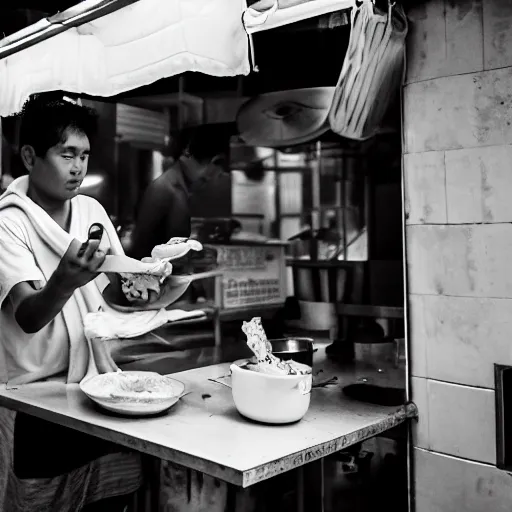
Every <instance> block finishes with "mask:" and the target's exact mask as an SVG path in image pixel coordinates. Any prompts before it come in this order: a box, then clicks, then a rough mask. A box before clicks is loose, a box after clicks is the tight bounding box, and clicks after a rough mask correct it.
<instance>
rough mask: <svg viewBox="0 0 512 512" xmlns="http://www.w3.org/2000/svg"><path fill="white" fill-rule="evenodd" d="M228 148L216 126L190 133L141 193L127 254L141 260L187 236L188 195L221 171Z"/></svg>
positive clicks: (188, 231)
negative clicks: (177, 154) (172, 240)
mask: <svg viewBox="0 0 512 512" xmlns="http://www.w3.org/2000/svg"><path fill="white" fill-rule="evenodd" d="M228 147H229V138H228V137H227V136H226V134H225V133H224V132H223V131H222V130H220V129H218V128H215V127H211V126H201V127H198V128H196V129H195V130H194V131H193V132H192V135H191V137H190V139H189V141H188V143H187V144H186V146H185V151H184V152H183V154H182V155H181V156H180V157H179V158H178V159H177V160H176V161H173V163H172V164H171V165H170V167H169V168H168V169H167V170H165V172H164V173H163V174H162V176H160V177H159V178H157V179H156V180H155V181H153V182H152V183H151V184H150V185H149V187H148V188H147V190H146V192H145V193H144V196H143V198H142V202H141V205H140V208H139V214H138V219H137V223H136V225H135V230H134V232H133V237H132V243H131V250H130V256H132V257H134V258H137V259H141V258H143V257H146V256H149V255H150V254H151V251H152V249H153V247H154V246H155V245H158V244H163V243H166V242H167V241H168V240H169V239H170V238H171V237H189V236H190V234H191V223H190V218H191V213H190V205H191V198H192V196H193V194H194V192H195V191H197V190H200V189H201V188H203V187H204V186H205V185H206V184H207V183H208V182H210V181H211V180H214V179H215V178H217V177H218V176H219V175H221V174H222V173H223V170H222V165H223V163H224V161H225V157H226V154H227V151H228ZM213 200H215V199H213Z"/></svg>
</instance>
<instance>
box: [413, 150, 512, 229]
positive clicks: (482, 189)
mask: <svg viewBox="0 0 512 512" xmlns="http://www.w3.org/2000/svg"><path fill="white" fill-rule="evenodd" d="M419 154H422V153H419ZM445 162H446V194H447V202H448V222H449V223H450V224H464V223H471V222H475V223H482V222H511V221H512V201H511V198H512V179H511V178H512V146H508V145H507V146H489V147H483V148H471V149H460V150H454V151H447V152H446V153H445Z"/></svg>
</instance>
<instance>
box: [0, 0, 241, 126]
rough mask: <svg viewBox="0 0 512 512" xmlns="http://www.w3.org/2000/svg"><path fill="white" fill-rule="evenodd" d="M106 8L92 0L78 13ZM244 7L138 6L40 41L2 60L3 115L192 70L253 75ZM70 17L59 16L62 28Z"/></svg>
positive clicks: (169, 0)
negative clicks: (36, 102) (42, 95)
mask: <svg viewBox="0 0 512 512" xmlns="http://www.w3.org/2000/svg"><path fill="white" fill-rule="evenodd" d="M101 3H106V2H98V1H97V0H86V1H85V2H82V3H81V4H79V7H80V10H81V11H84V10H86V9H87V7H89V8H91V7H94V6H95V5H97V4H101ZM77 7H78V6H77ZM245 8H246V3H245V0H139V1H137V2H135V3H131V5H126V6H125V7H123V8H121V9H120V10H117V11H115V12H112V13H111V14H108V15H106V16H104V17H101V18H99V19H95V20H93V21H90V22H87V23H85V24H82V25H80V26H76V27H72V28H70V29H68V30H66V31H63V32H61V33H58V34H57V35H54V36H53V37H51V38H49V39H45V40H42V41H40V42H37V44H35V45H33V46H30V47H28V48H25V49H23V50H21V51H19V52H17V53H14V54H12V55H10V56H9V57H7V58H5V59H2V60H0V116H7V115H11V114H13V113H16V112H18V111H19V110H20V109H21V107H22V106H23V103H24V102H25V101H26V100H27V99H28V97H29V96H30V95H31V94H34V93H38V92H46V91H51V90H65V91H68V92H70V93H85V94H88V95H92V96H104V97H108V96H113V95H116V94H120V93H122V92H126V91H129V90H132V89H136V88H138V87H141V86H144V85H147V84H150V83H152V82H155V81H156V80H159V79H161V78H164V77H169V76H173V75H178V74H181V73H184V72H186V71H198V72H201V73H205V74H208V75H212V76H236V75H247V74H248V73H249V71H250V64H249V51H248V48H249V44H248V37H247V33H246V31H245V28H244V26H243V22H242V15H243V12H244V10H245ZM65 14H66V13H62V14H61V15H57V16H58V17H60V18H61V21H60V23H62V20H65V16H63V15H65ZM54 18H56V17H54ZM54 18H51V19H50V20H43V21H41V22H39V24H36V25H39V27H34V26H32V27H28V28H26V29H24V30H23V31H22V32H23V33H24V34H26V35H28V37H36V36H37V34H38V33H40V30H37V29H38V28H42V29H43V30H49V28H48V27H45V26H43V25H45V24H46V25H51V24H54V23H59V21H57V22H55V20H54ZM34 29H36V30H34ZM30 34H36V36H34V35H30ZM21 35H23V34H21ZM19 36H20V33H17V34H14V35H12V36H10V37H9V38H6V39H7V41H6V40H2V41H0V45H4V47H5V43H6V42H7V43H9V41H13V40H16V38H18V39H19ZM0 56H1V46H0Z"/></svg>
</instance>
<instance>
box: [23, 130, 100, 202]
mask: <svg viewBox="0 0 512 512" xmlns="http://www.w3.org/2000/svg"><path fill="white" fill-rule="evenodd" d="M63 139H64V142H62V143H59V144H57V145H56V146H53V147H51V148H50V149H49V150H48V151H47V152H46V155H45V156H44V157H39V156H35V159H34V165H33V168H32V169H31V170H30V181H31V184H32V186H34V187H35V188H37V190H38V191H39V193H43V194H44V195H45V196H46V197H48V198H49V199H51V200H54V201H66V200H67V199H71V198H73V197H75V196H76V195H77V194H78V191H79V190H80V185H81V184H82V181H83V179H84V177H85V175H86V174H87V164H88V161H89V152H90V145H89V139H88V137H87V136H86V135H85V134H83V133H79V132H78V133H77V132H75V131H72V130H66V132H65V134H64V137H63Z"/></svg>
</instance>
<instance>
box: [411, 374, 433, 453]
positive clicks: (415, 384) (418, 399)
mask: <svg viewBox="0 0 512 512" xmlns="http://www.w3.org/2000/svg"><path fill="white" fill-rule="evenodd" d="M427 383H428V380H427V379H424V378H420V377H411V397H412V401H413V402H414V403H415V404H416V407H417V408H418V419H417V420H413V422H412V443H413V446H428V444H429V439H430V436H429V433H428V417H429V412H428V386H427ZM419 416H421V420H420V419H419Z"/></svg>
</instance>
